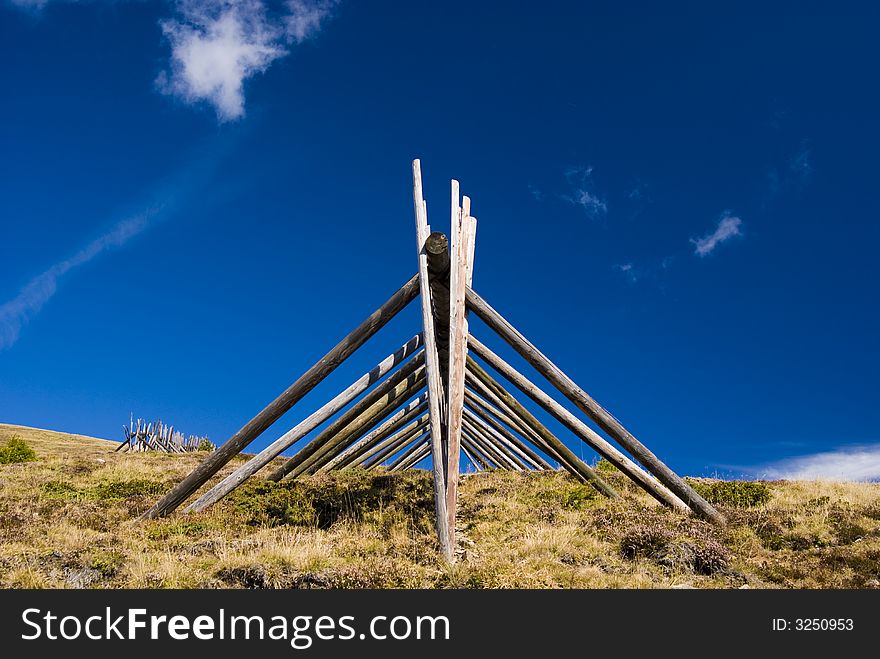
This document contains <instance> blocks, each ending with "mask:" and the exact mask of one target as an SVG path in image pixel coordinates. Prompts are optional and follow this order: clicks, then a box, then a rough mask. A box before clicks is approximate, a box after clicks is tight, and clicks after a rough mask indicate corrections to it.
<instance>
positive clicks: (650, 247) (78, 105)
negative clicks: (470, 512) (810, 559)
mask: <svg viewBox="0 0 880 659" xmlns="http://www.w3.org/2000/svg"><path fill="white" fill-rule="evenodd" d="M0 13H2V21H0V51H2V52H3V54H4V55H5V61H6V62H7V66H5V67H3V69H2V74H0V75H2V78H0V82H2V85H3V88H4V89H6V90H7V92H8V94H7V98H6V99H5V102H4V103H3V105H2V106H0V144H2V150H0V154H2V155H0V168H2V169H0V421H2V422H4V423H9V424H15V425H25V426H30V427H39V428H45V429H55V430H61V429H65V430H66V429H70V431H71V432H73V433H75V434H83V435H88V436H94V437H98V438H106V439H110V440H113V439H115V438H116V437H118V438H119V441H121V440H122V436H121V426H122V424H123V423H127V422H128V417H129V413H133V414H134V415H135V416H136V417H138V416H140V417H142V418H147V419H151V420H152V419H155V418H157V417H161V418H162V419H164V420H166V421H168V422H172V423H174V424H175V425H176V426H179V428H180V429H181V430H182V431H183V432H185V433H187V434H194V435H207V436H209V437H210V438H211V440H212V441H214V442H215V443H216V444H221V443H223V442H224V441H225V440H226V439H227V438H228V437H230V436H231V435H232V434H233V433H234V432H235V431H236V430H238V429H239V428H240V427H242V426H243V425H244V424H245V423H246V422H247V421H248V420H249V419H251V418H252V417H253V416H254V415H255V414H256V413H257V412H258V411H259V410H260V409H262V408H263V407H264V406H265V405H266V404H267V403H269V402H270V401H271V400H272V399H274V398H275V396H277V395H278V393H280V392H281V391H282V390H284V388H286V387H287V386H288V385H289V384H290V383H291V382H293V381H294V380H295V379H296V378H297V377H298V376H299V375H300V374H301V373H302V372H303V371H304V370H306V369H307V368H308V367H309V366H311V364H312V363H314V361H315V360H316V359H318V358H319V357H320V356H321V355H323V354H324V352H325V351H326V350H328V349H329V348H330V347H332V345H333V344H334V343H335V342H336V341H337V340H339V339H340V338H341V337H342V336H344V335H345V334H346V333H347V332H348V331H350V330H351V329H352V328H353V327H354V326H355V325H357V324H358V323H359V322H360V321H361V320H362V319H363V318H364V317H365V316H366V315H367V314H369V313H370V312H372V311H373V310H374V309H375V308H376V306H378V305H379V304H381V303H382V302H383V301H384V300H385V299H386V298H387V297H388V296H389V295H390V294H391V293H393V292H394V291H395V290H396V289H397V288H398V287H399V286H400V285H402V284H403V283H404V281H406V279H407V278H408V277H411V276H412V275H413V274H414V273H415V272H416V266H417V263H416V253H415V234H414V221H413V217H412V213H413V211H412V196H411V195H412V192H411V179H410V163H411V161H412V159H413V158H420V159H421V161H422V170H423V176H424V182H425V198H426V200H427V205H428V220H429V222H430V223H431V225H432V227H433V228H434V229H436V230H441V231H444V232H447V231H448V227H449V180H450V179H451V178H455V179H457V180H459V181H461V185H462V190H463V191H464V193H465V194H468V195H469V196H471V198H472V200H473V214H474V215H475V216H476V217H477V218H478V220H479V225H478V230H477V239H476V257H475V277H474V288H475V289H476V290H478V291H479V292H480V293H481V294H482V295H483V296H485V297H486V299H487V300H489V302H490V303H491V304H493V305H494V306H496V308H497V309H498V310H499V311H500V312H501V313H503V314H504V315H505V316H506V317H507V318H509V319H510V320H511V321H512V322H514V323H515V324H516V325H517V327H518V328H519V329H520V330H521V331H522V332H523V333H524V334H525V335H526V336H527V337H528V338H529V339H530V340H532V341H533V342H534V343H535V344H536V345H537V346H538V347H539V348H540V349H541V350H543V351H544V352H545V353H546V354H547V355H548V356H549V357H550V358H551V359H552V360H553V361H554V362H555V363H556V364H558V365H559V366H560V367H561V368H562V369H563V370H565V371H566V372H567V373H568V374H569V375H570V376H571V377H572V378H573V379H574V380H575V381H576V382H577V383H578V384H579V385H580V386H582V387H583V389H584V390H586V391H587V392H588V393H589V394H590V395H592V396H593V397H594V398H596V399H597V400H598V401H599V402H600V403H602V404H603V405H605V406H606V407H607V409H608V410H609V411H610V412H612V413H613V414H614V415H615V416H616V417H617V418H619V419H620V420H621V422H622V423H623V425H624V426H626V427H627V428H628V429H630V430H631V431H632V432H633V434H634V435H635V436H636V437H638V438H639V439H640V440H641V441H642V442H643V443H644V444H645V445H647V446H648V447H649V448H650V449H651V450H652V451H653V452H655V453H656V454H657V455H658V457H660V458H661V459H662V460H663V461H665V462H666V463H667V464H669V466H670V467H671V468H672V469H673V470H675V471H676V472H678V473H680V474H683V475H691V476H711V475H713V474H721V475H724V476H726V477H735V478H757V477H760V476H761V475H762V474H763V475H767V476H774V475H775V476H776V477H780V476H781V475H788V476H797V475H802V476H805V477H809V476H810V475H816V476H817V477H824V476H827V477H829V478H841V479H847V478H849V479H856V480H867V481H868V482H876V481H880V433H878V430H877V429H878V426H880V405H878V404H877V403H878V400H880V384H878V380H877V377H876V374H877V373H878V372H880V350H877V345H876V344H877V336H880V310H878V305H877V304H876V303H875V302H873V300H875V298H876V297H877V292H876V288H877V282H878V281H880V262H878V260H877V259H876V256H875V251H876V245H877V244H878V241H880V224H878V222H877V217H878V215H880V198H878V195H877V194H876V181H877V179H878V173H880V172H878V171H877V170H878V164H877V158H876V155H875V154H876V153H877V152H878V150H880V129H878V126H877V121H876V117H877V116H880V92H877V91H876V90H875V89H873V87H872V86H871V85H869V84H866V82H865V81H869V80H871V79H873V77H874V68H876V67H875V66H874V64H875V62H877V61H880V43H878V42H877V40H876V36H875V35H876V31H877V28H878V27H880V8H878V7H876V6H874V5H873V4H869V3H844V4H842V5H839V6H835V7H833V8H828V7H822V6H818V5H816V6H814V5H802V4H800V3H779V4H774V5H773V6H771V7H768V6H766V5H764V4H763V3H744V4H739V5H737V6H736V7H723V8H721V7H709V6H693V5H689V4H676V3H673V4H671V5H663V6H657V5H655V4H653V3H632V4H629V5H626V6H621V5H619V4H618V3H610V2H594V3H589V4H586V3H575V2H568V1H563V2H560V3H553V4H552V5H548V6H546V7H541V8H540V9H536V8H535V6H534V5H533V4H529V3H519V2H513V3H504V4H501V3H497V2H485V3H455V2H453V3H452V4H448V3H447V4H446V5H444V7H442V8H441V7H433V6H414V5H409V4H408V5H405V6H400V5H399V3H394V4H392V3H377V4H376V3H374V4H372V5H371V6H369V7H367V6H364V5H363V4H362V3H354V2H350V1H347V0H339V1H336V0H297V1H296V2H291V1H289V0H253V1H252V2H238V1H236V0H229V1H226V0H223V1H221V0H193V1H188V2H180V1H178V0H148V1H147V2H125V1H119V2H109V1H107V0H94V1H93V2H89V3H79V2H70V1H68V0H45V1H43V0H40V1H34V0H0ZM417 306H418V305H417V304H414V305H411V306H410V307H409V308H407V309H406V310H405V311H404V312H403V313H402V314H401V316H400V317H399V318H397V319H395V320H394V321H392V323H390V324H389V326H388V327H387V328H385V329H383V331H382V332H381V333H380V334H379V335H377V336H376V337H375V338H374V339H372V340H371V341H370V342H369V343H368V344H367V345H366V346H364V348H363V349H362V350H360V351H358V352H357V353H355V355H354V356H353V357H352V358H351V359H350V360H349V362H346V363H345V364H344V365H343V367H341V368H340V369H339V371H338V372H336V373H334V374H332V375H331V376H330V377H329V378H328V379H327V380H326V381H325V382H323V383H322V384H321V385H319V386H318V387H317V388H316V389H315V390H314V391H313V392H312V393H311V394H309V395H308V396H307V397H306V398H305V399H304V400H303V401H301V402H300V403H299V404H298V405H296V406H295V407H294V408H293V410H292V411H291V412H289V413H288V414H287V415H285V416H284V417H283V418H282V419H281V420H280V421H279V422H278V423H277V424H275V425H274V426H272V427H271V428H270V429H269V430H267V431H266V432H265V433H264V434H263V435H262V436H261V437H260V438H259V439H258V440H257V441H256V442H254V444H253V445H252V446H250V447H249V448H248V449H247V450H248V451H249V452H255V451H258V450H259V449H260V448H262V447H264V446H266V445H267V444H268V443H269V442H271V441H272V440H274V439H275V438H276V437H278V436H279V435H280V434H281V433H283V432H284V431H285V430H287V429H288V428H290V427H291V426H293V425H294V424H295V423H296V422H297V421H298V420H300V419H302V418H303V417H305V416H306V415H308V414H309V413H311V412H312V411H313V410H314V409H316V408H317V407H318V406H319V405H320V404H322V403H323V402H324V401H325V400H327V399H328V398H330V397H332V396H333V395H335V393H336V392H337V391H338V390H339V389H341V388H342V387H344V386H346V385H347V384H348V383H349V382H351V380H352V379H354V378H355V377H357V376H358V375H360V374H361V373H363V372H365V371H366V370H368V369H369V368H371V367H372V366H373V365H374V364H375V363H376V362H377V361H378V360H379V359H380V358H382V357H384V356H385V355H386V354H388V353H389V352H390V351H391V350H393V349H394V348H395V347H397V346H398V345H400V343H401V342H402V341H404V340H405V339H406V338H408V337H409V336H411V335H412V334H413V333H414V332H415V331H416V330H417V328H418V327H419V322H420V318H419V313H418V309H417V308H416V307H417ZM472 327H473V330H474V333H475V335H476V336H478V337H479V338H480V339H481V340H483V341H485V342H487V343H488V344H490V345H491V347H492V349H493V350H498V351H499V353H501V354H502V355H503V356H505V358H509V359H510V360H511V362H512V363H515V364H518V365H519V366H523V369H524V372H527V373H528V375H529V377H533V376H534V378H535V380H539V376H538V375H537V374H536V373H534V372H532V371H528V370H527V369H528V367H527V366H524V365H523V363H522V362H521V361H517V360H518V359H519V358H518V356H517V355H516V354H515V353H514V352H513V351H512V350H510V349H509V348H508V346H506V344H504V343H503V342H502V341H500V340H499V339H497V338H496V337H493V336H491V332H490V331H489V330H488V329H487V328H486V327H485V326H484V325H482V323H480V322H479V321H478V320H476V319H474V320H473V321H472ZM542 384H543V383H542ZM547 390H548V391H550V392H551V393H554V395H555V392H554V391H553V390H552V388H551V387H550V386H549V385H548V387H547ZM556 397H557V399H558V400H560V401H563V402H564V399H563V398H562V397H561V396H556ZM570 407H571V406H570ZM533 408H534V406H530V409H533ZM572 409H573V410H574V408H573V407H572ZM533 411H535V413H536V414H537V415H539V416H540V418H541V419H542V420H544V421H546V423H547V425H548V427H550V428H551V429H553V430H554V431H555V432H558V434H559V436H560V438H562V439H563V440H564V441H565V442H566V443H567V445H568V446H569V447H570V448H571V449H572V450H573V451H574V452H575V453H576V454H578V455H579V456H581V457H583V459H584V460H586V461H587V462H592V461H594V459H595V458H596V456H595V454H594V453H593V452H592V451H591V450H590V449H589V448H588V447H586V446H585V445H584V444H583V443H581V442H580V441H579V440H577V439H576V438H575V437H573V436H572V435H571V434H570V433H568V432H567V431H566V430H565V429H564V428H562V427H561V426H560V425H559V424H558V423H556V422H555V421H554V420H552V419H550V418H548V417H547V415H546V414H544V413H542V412H539V411H537V410H533ZM301 445H302V443H300V444H299V445H298V446H301ZM421 464H422V465H423V466H424V465H426V464H427V463H426V462H423V463H421Z"/></svg>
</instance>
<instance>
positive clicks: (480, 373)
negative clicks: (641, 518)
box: [467, 357, 618, 498]
mask: <svg viewBox="0 0 880 659" xmlns="http://www.w3.org/2000/svg"><path fill="white" fill-rule="evenodd" d="M467 359H468V361H467V365H468V369H469V370H470V371H471V372H472V373H473V374H474V375H475V376H476V377H477V379H479V380H480V381H481V382H482V383H483V384H484V385H486V387H488V388H489V389H491V390H492V391H493V393H495V394H496V395H497V396H498V397H499V398H501V399H502V400H503V401H504V402H505V403H506V404H507V406H508V407H510V408H511V409H512V410H514V411H515V412H516V414H517V415H518V416H519V417H520V418H521V419H523V421H525V422H526V423H527V424H528V425H529V427H530V428H531V429H532V430H534V431H535V432H536V433H537V434H539V435H540V436H541V437H542V438H543V439H544V441H545V442H546V443H547V444H548V445H550V446H552V447H553V450H554V451H555V452H556V454H557V455H558V456H559V457H560V458H561V460H560V462H561V464H562V466H563V467H565V468H566V469H567V470H568V471H569V472H571V473H572V475H574V476H575V477H577V478H579V479H580V480H582V481H584V482H587V483H590V485H592V486H593V487H595V488H596V489H597V490H598V491H599V492H601V493H602V494H604V495H605V496H608V497H612V498H614V497H617V496H618V495H617V492H616V491H615V490H614V488H613V487H611V486H610V485H609V484H608V483H606V482H605V481H604V480H603V479H602V478H601V477H600V476H599V474H597V473H596V472H595V471H594V470H593V469H591V468H590V467H589V466H587V465H586V464H585V463H584V461H583V460H581V459H580V458H578V457H577V456H576V455H575V454H574V453H572V451H571V449H570V448H568V447H567V446H566V445H565V444H563V443H562V442H561V441H560V440H559V439H557V438H556V436H555V435H554V434H553V433H551V432H550V431H549V430H547V428H546V427H545V426H544V424H542V423H541V422H540V421H538V419H536V418H535V416H534V415H533V414H532V413H531V412H529V411H528V410H527V409H526V408H525V407H523V406H522V404H520V402H519V401H518V400H516V398H514V397H513V396H512V395H510V394H509V393H508V392H507V391H506V390H505V389H504V388H503V387H501V386H500V385H499V384H498V383H497V382H495V380H494V379H493V378H492V376H490V375H489V374H488V373H487V372H486V371H485V370H484V369H483V367H482V366H480V365H479V364H478V363H477V362H476V361H474V359H473V358H472V357H468V358H467Z"/></svg>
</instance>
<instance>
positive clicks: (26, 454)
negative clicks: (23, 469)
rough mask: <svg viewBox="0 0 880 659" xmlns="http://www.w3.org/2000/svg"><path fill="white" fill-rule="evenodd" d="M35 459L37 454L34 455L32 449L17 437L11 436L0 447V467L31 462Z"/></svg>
mask: <svg viewBox="0 0 880 659" xmlns="http://www.w3.org/2000/svg"><path fill="white" fill-rule="evenodd" d="M36 459H37V454H36V453H34V449H32V448H31V447H30V446H28V445H27V443H25V441H24V440H23V439H22V438H21V437H19V436H18V435H13V436H12V437H10V438H9V440H8V441H7V442H6V443H5V444H4V445H3V446H0V465H8V464H13V463H16V462H33V461H34V460H36Z"/></svg>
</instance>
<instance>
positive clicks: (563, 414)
mask: <svg viewBox="0 0 880 659" xmlns="http://www.w3.org/2000/svg"><path fill="white" fill-rule="evenodd" d="M468 341H469V344H470V346H471V347H472V348H473V350H474V352H475V353H476V354H477V355H478V356H479V357H480V359H482V360H484V361H485V362H486V363H487V364H489V365H490V366H491V367H492V368H494V369H495V370H496V371H498V372H499V373H500V374H501V375H502V376H503V377H504V378H505V379H506V380H507V381H508V382H510V383H511V384H513V385H514V386H515V387H516V388H517V389H519V390H520V391H521V392H523V393H524V394H525V395H526V396H528V397H529V398H531V399H532V400H533V401H535V402H536V403H537V404H538V405H540V406H541V407H542V408H544V409H545V410H546V411H547V412H549V413H550V414H551V415H552V416H553V417H554V418H555V419H556V420H557V421H559V422H560V423H562V424H563V425H564V426H565V427H566V428H568V429H569V430H570V431H571V432H572V433H573V434H574V435H576V436H577V437H579V438H580V439H581V440H583V441H584V442H585V443H586V444H587V445H588V446H590V448H592V449H593V450H595V451H596V452H598V453H599V455H601V456H602V457H603V458H605V459H606V460H608V461H609V462H610V463H611V464H613V465H614V466H615V467H617V468H618V469H619V470H620V471H621V472H623V473H624V474H626V475H627V476H628V477H629V478H630V479H631V480H632V481H633V482H634V483H635V484H636V485H638V486H639V487H641V488H642V489H644V490H645V491H646V492H648V494H650V495H651V496H653V497H654V498H655V499H657V501H659V502H660V503H662V504H663V505H665V506H669V507H670V508H673V509H675V510H679V511H683V512H687V511H688V510H689V508H688V507H687V505H686V504H685V503H684V502H683V501H682V500H681V499H679V498H678V497H677V496H675V495H674V494H673V493H672V492H671V491H670V490H668V489H667V488H666V487H664V486H663V485H662V484H661V483H660V482H659V481H657V480H655V479H654V478H653V477H652V476H651V475H650V474H648V473H647V472H645V471H643V470H642V469H640V468H639V466H638V465H637V464H635V463H634V462H633V461H632V460H630V459H629V458H628V457H626V456H625V455H624V454H623V453H621V452H620V451H618V450H617V448H615V447H614V446H613V445H611V444H609V443H608V442H607V441H605V439H604V438H603V437H601V436H600V435H599V434H598V433H596V432H595V431H593V429H592V428H590V427H589V426H587V425H585V424H584V423H583V422H582V421H581V420H580V419H578V418H577V417H576V416H575V415H574V414H572V413H571V412H569V411H568V410H567V409H565V408H564V407H563V406H562V405H560V404H559V403H557V402H556V401H555V400H554V399H553V398H551V397H550V396H548V395H547V394H546V393H544V391H542V390H541V389H540V388H539V387H537V386H536V385H535V384H533V383H532V382H530V381H529V380H528V379H527V378H526V377H525V376H524V375H522V374H521V373H520V372H518V371H517V370H516V369H515V368H513V367H512V366H511V365H510V364H508V363H507V362H506V361H504V360H503V359H502V358H501V357H499V356H498V355H496V354H495V353H494V352H492V351H491V350H490V349H489V348H487V347H486V346H485V345H483V344H482V343H480V341H479V340H477V339H476V337H474V336H470V337H469V338H468Z"/></svg>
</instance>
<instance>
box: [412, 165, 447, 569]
mask: <svg viewBox="0 0 880 659" xmlns="http://www.w3.org/2000/svg"><path fill="white" fill-rule="evenodd" d="M412 169H413V208H414V210H415V218H416V243H417V245H418V256H419V292H420V293H421V300H422V325H423V326H424V331H423V335H424V337H425V367H426V372H427V382H428V412H429V415H430V420H431V454H432V456H433V458H434V469H433V474H434V513H435V524H436V527H437V538H438V540H439V542H440V551H441V553H442V554H443V555H444V556H445V557H446V559H447V560H448V561H450V562H451V561H453V560H454V558H455V555H454V552H453V549H452V548H453V546H454V545H453V538H452V537H451V536H450V531H449V526H448V519H449V513H448V508H447V506H448V501H447V500H446V496H445V485H446V482H447V476H446V465H445V464H444V460H443V456H444V446H443V437H444V430H443V422H442V419H441V416H440V405H441V399H442V398H443V388H442V385H441V379H440V357H439V354H438V352H437V337H436V334H435V331H434V315H433V311H432V309H431V287H430V282H429V281H428V255H427V252H426V251H425V241H427V239H428V236H429V235H430V234H431V228H430V227H429V226H428V209H427V204H426V203H425V199H424V196H423V194H422V169H421V163H420V162H419V160H413V163H412Z"/></svg>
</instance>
